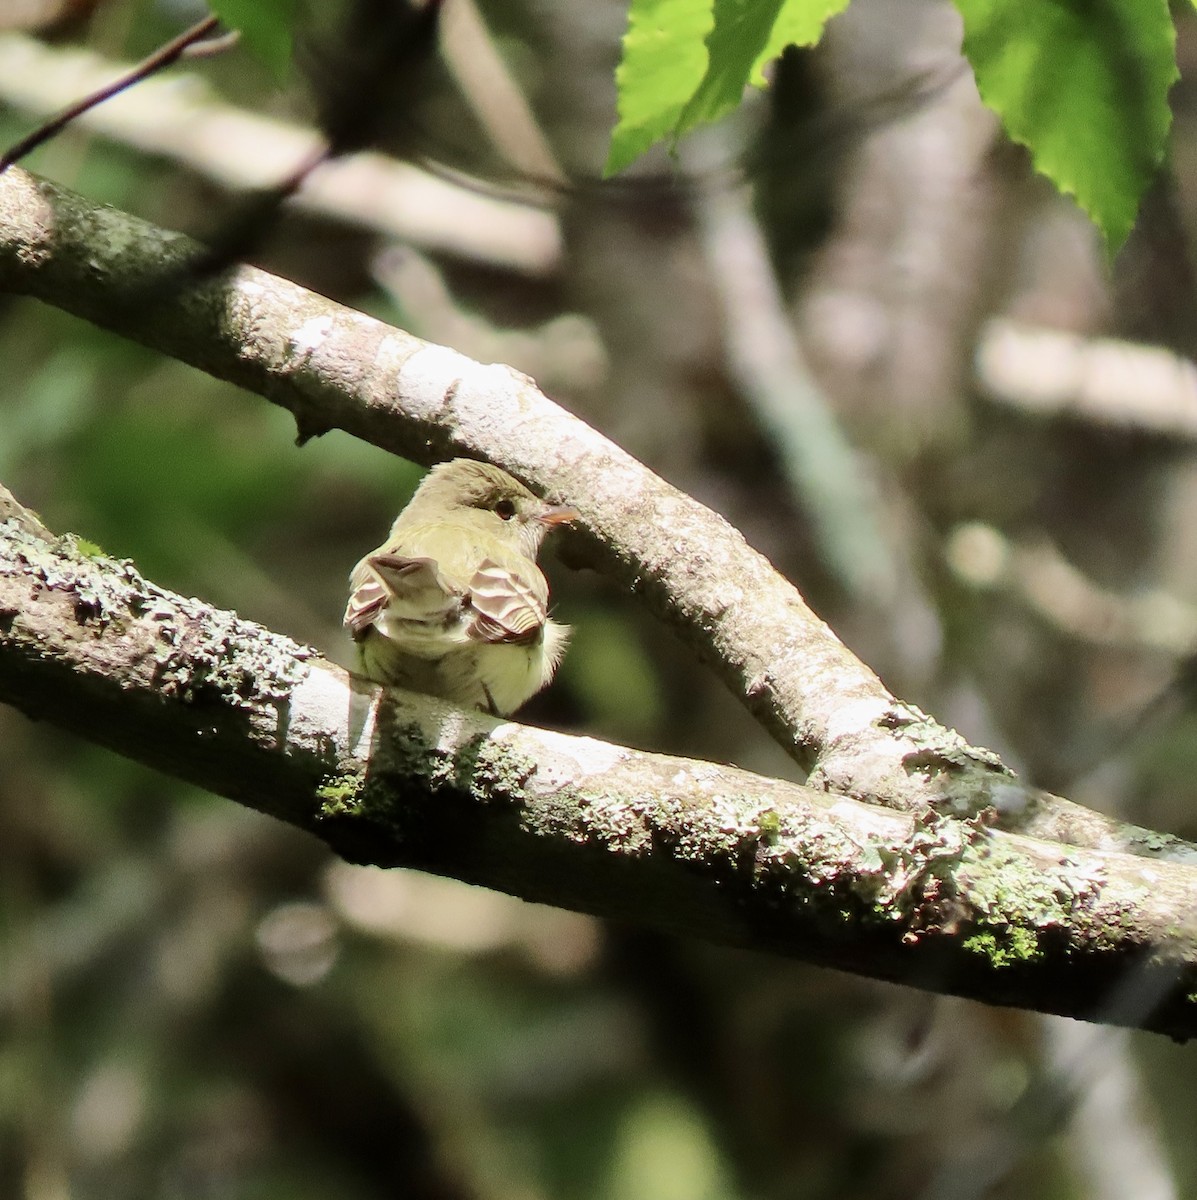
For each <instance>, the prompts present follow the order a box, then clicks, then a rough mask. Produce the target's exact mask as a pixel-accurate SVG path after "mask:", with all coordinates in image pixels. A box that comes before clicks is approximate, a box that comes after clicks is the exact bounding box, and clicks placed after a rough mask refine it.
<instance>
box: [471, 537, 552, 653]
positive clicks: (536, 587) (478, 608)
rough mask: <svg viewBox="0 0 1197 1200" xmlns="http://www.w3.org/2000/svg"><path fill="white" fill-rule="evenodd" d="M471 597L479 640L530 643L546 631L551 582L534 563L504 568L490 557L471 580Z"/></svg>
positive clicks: (473, 634) (473, 623)
mask: <svg viewBox="0 0 1197 1200" xmlns="http://www.w3.org/2000/svg"><path fill="white" fill-rule="evenodd" d="M529 566H530V567H531V570H529V569H528V567H529ZM469 600H470V607H471V608H472V609H473V613H474V615H473V619H472V620H471V622H470V625H469V629H468V632H469V636H470V637H471V638H473V639H474V640H475V641H479V642H514V643H518V644H528V643H531V642H535V641H536V640H537V639H538V638H540V636H541V634H542V632H543V630H544V623H545V620H546V618H547V617H548V604H549V585H548V584H547V583H546V582H545V578H544V576H543V575H542V574H541V573H540V570H539V569H538V568H537V567H536V566H535V565H534V564H528V565H527V566H524V565H523V564H521V565H520V566H519V567H512V566H506V567H504V566H501V565H500V564H498V563H496V562H494V561H493V560H492V559H489V558H487V559H483V560H482V563H481V565H480V566H479V567H478V570H477V571H476V572H475V573H474V577H473V578H472V579H471V580H470V588H469Z"/></svg>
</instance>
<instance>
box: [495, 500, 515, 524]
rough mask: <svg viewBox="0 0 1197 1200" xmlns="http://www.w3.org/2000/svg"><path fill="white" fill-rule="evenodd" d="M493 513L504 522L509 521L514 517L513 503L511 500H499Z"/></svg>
mask: <svg viewBox="0 0 1197 1200" xmlns="http://www.w3.org/2000/svg"><path fill="white" fill-rule="evenodd" d="M495 512H496V513H497V514H498V515H499V516H500V517H502V518H503V520H504V521H510V520H511V518H512V517H514V516H515V503H514V501H511V500H500V501H499V502H498V503H497V504H496V505H495Z"/></svg>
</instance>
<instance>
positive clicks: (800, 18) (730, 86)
mask: <svg viewBox="0 0 1197 1200" xmlns="http://www.w3.org/2000/svg"><path fill="white" fill-rule="evenodd" d="M847 5H848V0H632V6H631V10H630V12H629V15H628V31H627V34H626V35H625V36H624V40H623V61H622V62H621V63H620V65H619V69H618V70H617V71H616V72H615V82H616V87H617V89H618V93H619V102H618V103H619V124H618V125H617V126H616V128H615V132H614V133H613V134H612V135H611V148H610V151H609V153H608V156H607V165H606V167H605V168H604V174H606V175H613V174H615V172H616V171H619V170H621V169H622V168H623V167H625V166H627V165H628V163H630V162H631V161H632V160H633V159H634V158H636V157H638V156H639V155H641V154H643V153H644V152H645V150H647V149H648V148H649V147H650V146H651V145H652V144H653V143H654V142H658V141H660V140H661V139H662V138H664V137H666V136H667V135H672V137H673V140H674V141H676V140H677V139H678V138H679V137H681V136H682V135H683V134H684V133H687V132H689V131H690V130H691V129H694V128H695V127H696V126H698V125H702V124H705V123H708V122H711V121H717V120H718V119H719V118H720V117H722V116H725V115H726V114H727V113H729V112H731V111H732V109H734V108H735V107H736V106H737V105H738V104H739V103H740V100H741V98H742V96H743V94H744V88H745V87H746V86H747V85H748V84H749V83H751V84H753V85H754V86H756V87H764V86H765V75H764V68H765V65H766V64H767V63H769V62H771V61H772V60H773V59H775V58H776V57H777V56H778V55H779V54H780V53H781V52H782V51H783V50H784V49H785V48H786V47H787V46H791V45H798V46H813V45H814V44H815V43H816V42H817V41H818V40H819V37H820V35H821V34H822V32H823V26H824V25H825V24H826V23H827V20H828V18H829V17H832V16H834V15H835V14H836V13H837V12H840V11H841V10H842V9H844V8H846V7H847Z"/></svg>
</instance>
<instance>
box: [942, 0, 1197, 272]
mask: <svg viewBox="0 0 1197 1200" xmlns="http://www.w3.org/2000/svg"><path fill="white" fill-rule="evenodd" d="M956 7H957V8H958V9H959V10H960V14H961V16H963V18H964V52H965V54H966V55H967V56H968V59H969V61H970V62H971V63H972V65H973V70H974V72H975V73H976V77H977V87H978V89H979V90H980V93H981V98H982V99H983V100H984V101H985V103H986V104H987V105H988V106H989V107H990V108H992V109H993V110H994V111H995V112H996V113H997V114H998V115H999V116H1000V117H1001V119H1002V123H1003V124H1004V125H1005V127H1006V132H1007V133H1008V134H1009V135H1010V136H1011V137H1012V138H1013V139H1014V140H1015V141H1016V142H1020V143H1021V144H1022V145H1024V146H1026V147H1027V148H1028V149H1029V150H1030V152H1031V159H1032V161H1033V162H1034V164H1035V169H1036V170H1037V171H1039V172H1041V173H1042V174H1044V175H1046V176H1047V177H1048V178H1049V179H1050V180H1051V181H1052V182H1053V183H1054V184H1055V185H1056V187H1057V188H1059V189H1060V191H1062V192H1065V193H1067V194H1068V195H1071V196H1074V197H1075V198H1076V200H1077V202H1078V203H1079V204H1080V206H1081V207H1082V208H1083V209H1084V210H1085V212H1086V213H1088V214H1089V216H1090V218H1092V220H1093V222H1094V224H1096V225H1097V227H1098V228H1099V229H1100V230H1101V232H1102V234H1103V236H1104V237H1105V241H1106V247H1107V250H1108V252H1109V253H1110V254H1111V255H1113V254H1114V253H1116V252H1117V251H1118V249H1119V248H1120V247H1121V246H1122V244H1123V242H1125V241H1126V238H1127V235H1128V234H1129V233H1130V231H1131V228H1132V227H1133V225H1134V223H1135V214H1136V213H1137V211H1138V207H1139V200H1140V198H1141V197H1142V195H1143V192H1144V191H1145V190H1146V188H1147V186H1148V185H1149V184H1150V182H1151V180H1152V178H1153V177H1154V175H1155V173H1156V170H1157V169H1158V167H1159V165H1160V163H1161V161H1162V160H1163V157H1164V150H1165V146H1166V142H1167V136H1168V126H1169V123H1170V121H1171V114H1170V112H1169V109H1168V89H1169V87H1171V85H1172V83H1173V82H1174V81H1175V80H1176V78H1177V70H1176V50H1175V42H1176V32H1175V29H1174V28H1173V25H1172V19H1171V17H1170V15H1169V11H1168V2H1167V0H1085V2H1084V3H1081V2H1080V0H956Z"/></svg>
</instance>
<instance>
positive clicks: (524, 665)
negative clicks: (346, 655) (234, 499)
mask: <svg viewBox="0 0 1197 1200" xmlns="http://www.w3.org/2000/svg"><path fill="white" fill-rule="evenodd" d="M577 515H578V514H577V513H576V512H575V511H574V510H573V509H572V508H567V507H565V506H564V505H554V504H546V503H545V502H544V501H543V500H540V499H538V498H537V497H536V496H534V495H533V494H532V493H531V492H530V491H529V490H528V489H527V488H526V487H524V485H523V484H522V483H520V482H518V481H517V480H515V479H512V477H511V476H510V475H508V474H507V472H506V471H501V470H500V469H499V468H498V467H493V466H490V465H489V464H487V463H479V462H472V461H470V460H469V459H464V458H457V459H454V460H453V461H452V462H447V463H442V464H441V465H440V466H438V467H433V469H432V470H431V471H429V472H428V474H427V475H426V476H425V477H424V480H423V482H422V483H421V484H420V486H419V487H418V488H417V489H416V493H415V495H414V496H412V498H411V500H410V501H409V502H408V505H407V507H406V508H405V509H404V510H403V511H402V512H401V513H400V514H399V517H398V519H397V520H396V521H395V524H394V525H393V526H392V527H391V533H390V536H389V537H388V538H387V540H386V541H385V542H384V543H383V544H382V545H381V546H380V547H379V548H378V549H377V550H375V551H374V552H373V553H371V554H367V555H366V557H365V558H363V559H362V561H361V562H359V563H358V564H357V566H356V567H355V568H354V570H353V574H352V576H351V577H350V580H349V584H350V588H351V589H352V594H351V595H350V597H349V606H348V607H347V608H346V609H345V625H346V627H347V628H348V629H349V631H350V633H352V635H353V639H354V641H355V642H357V648H358V654H359V658H360V663H361V671H362V674H363V675H365V676H366V677H367V678H369V679H373V680H375V681H376V682H378V683H384V684H390V685H393V686H395V687H403V688H408V689H410V690H411V691H413V692H423V693H424V694H425V695H429V696H440V697H442V698H443V699H445V700H451V701H453V703H454V704H460V705H463V706H468V707H471V708H480V709H483V710H485V711H487V712H491V713H494V714H495V715H496V716H506V715H507V714H508V713H511V712H514V711H515V710H516V709H517V708H519V706H520V705H521V704H523V703H524V701H525V700H527V699H528V698H529V697H531V696H533V695H535V694H536V693H537V692H538V691H540V689H541V688H543V687H544V686H545V685H546V684H547V683H548V682H549V680H550V679H552V678H553V672H554V671H556V669H557V664H558V663H559V662H560V661H561V656H562V655H563V654H564V653H565V646H566V642H567V641H568V639H569V629H568V627H566V626H564V625H558V624H557V623H556V622H555V621H552V620H550V619H549V615H548V604H549V585H548V582H547V581H546V580H545V577H544V575H543V574H542V573H541V570H540V568H539V567H538V566H537V565H536V553H537V551H538V550H539V549H540V543H541V541H542V540H543V539H544V536H545V534H546V533H548V531H549V530H550V529H551V528H552V527H553V526H554V525H560V524H564V523H565V522H568V521H572V520H574V519H575V518H576V517H577Z"/></svg>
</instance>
